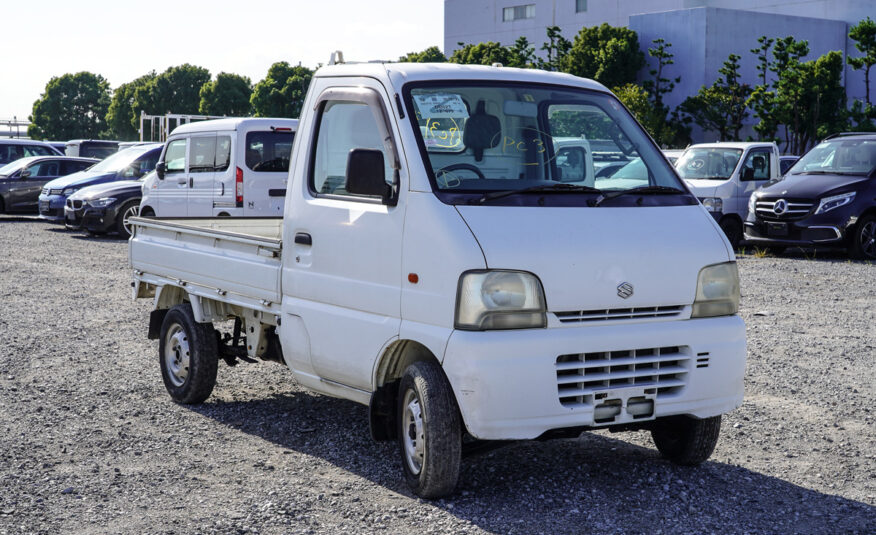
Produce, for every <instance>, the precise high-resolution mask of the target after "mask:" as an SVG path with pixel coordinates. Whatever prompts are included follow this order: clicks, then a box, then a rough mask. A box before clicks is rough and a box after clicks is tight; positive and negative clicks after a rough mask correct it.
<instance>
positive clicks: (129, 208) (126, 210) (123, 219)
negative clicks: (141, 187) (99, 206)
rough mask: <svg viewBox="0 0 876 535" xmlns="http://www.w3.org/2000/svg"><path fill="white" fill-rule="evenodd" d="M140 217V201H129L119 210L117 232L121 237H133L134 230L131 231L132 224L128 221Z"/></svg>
mask: <svg viewBox="0 0 876 535" xmlns="http://www.w3.org/2000/svg"><path fill="white" fill-rule="evenodd" d="M138 215H140V199H134V200H133V201H128V202H126V203H125V204H124V205H123V206H122V207H121V208H120V209H119V212H118V215H117V216H116V232H118V233H119V236H122V237H130V236H131V232H132V231H133V229H131V223H130V222H129V221H128V219H130V218H132V217H136V216H138Z"/></svg>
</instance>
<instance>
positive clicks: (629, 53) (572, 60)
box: [562, 23, 645, 87]
mask: <svg viewBox="0 0 876 535" xmlns="http://www.w3.org/2000/svg"><path fill="white" fill-rule="evenodd" d="M644 65H645V55H644V54H643V53H642V51H641V50H639V36H638V34H636V32H635V31H633V30H630V29H629V28H616V27H614V26H609V25H608V24H606V23H603V24H602V25H600V26H593V27H590V28H582V29H581V31H580V32H578V35H576V36H575V39H574V41H573V42H572V47H571V48H570V49H569V52H568V53H567V54H566V55H565V56H564V57H563V62H562V70H563V71H564V72H568V73H571V74H574V75H575V76H582V77H584V78H592V79H594V80H596V81H598V82H600V83H602V84H603V85H605V86H607V87H617V86H621V85H624V84H626V83H630V82H634V81H635V80H636V73H638V72H639V69H641V68H642V67H643V66H644Z"/></svg>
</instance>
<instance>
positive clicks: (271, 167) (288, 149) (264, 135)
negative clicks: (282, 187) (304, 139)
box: [244, 131, 295, 173]
mask: <svg viewBox="0 0 876 535" xmlns="http://www.w3.org/2000/svg"><path fill="white" fill-rule="evenodd" d="M294 137H295V134H293V133H292V132H286V131H273V132H249V133H247V134H246V155H245V158H244V159H245V161H246V166H247V167H249V168H250V169H251V170H253V171H256V172H262V173H270V172H274V173H275V172H286V171H288V170H289V158H290V157H291V156H292V140H293V139H294Z"/></svg>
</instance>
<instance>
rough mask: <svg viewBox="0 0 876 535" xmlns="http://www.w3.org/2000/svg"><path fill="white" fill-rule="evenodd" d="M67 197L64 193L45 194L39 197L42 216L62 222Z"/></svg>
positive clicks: (42, 217)
mask: <svg viewBox="0 0 876 535" xmlns="http://www.w3.org/2000/svg"><path fill="white" fill-rule="evenodd" d="M66 202H67V197H65V196H63V195H43V194H41V195H40V197H39V211H40V218H41V219H47V220H49V221H55V222H58V223H62V222H63V221H64V204H65V203H66Z"/></svg>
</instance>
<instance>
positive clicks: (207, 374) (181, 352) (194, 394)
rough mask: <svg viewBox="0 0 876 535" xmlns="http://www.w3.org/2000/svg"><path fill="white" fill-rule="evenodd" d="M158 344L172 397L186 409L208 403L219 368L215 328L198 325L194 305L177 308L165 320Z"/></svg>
mask: <svg viewBox="0 0 876 535" xmlns="http://www.w3.org/2000/svg"><path fill="white" fill-rule="evenodd" d="M158 340H159V345H158V364H159V366H160V367H161V377H162V379H164V386H165V387H166V388H167V392H168V393H169V394H170V397H171V398H173V400H174V401H176V402H177V403H182V404H185V405H189V404H193V403H201V402H202V401H204V400H205V399H207V398H208V397H209V396H210V393H211V392H213V387H214V386H216V370H217V368H218V364H219V358H218V351H217V348H216V334H215V330H214V329H213V325H212V324H209V323H197V322H195V318H194V314H192V306H191V305H190V304H188V303H186V304H184V305H176V306H175V307H173V308H171V309H170V310H169V311H168V312H167V315H166V316H165V317H164V322H163V323H162V324H161V334H160V336H159V338H158Z"/></svg>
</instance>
